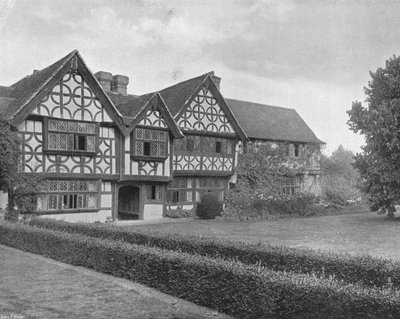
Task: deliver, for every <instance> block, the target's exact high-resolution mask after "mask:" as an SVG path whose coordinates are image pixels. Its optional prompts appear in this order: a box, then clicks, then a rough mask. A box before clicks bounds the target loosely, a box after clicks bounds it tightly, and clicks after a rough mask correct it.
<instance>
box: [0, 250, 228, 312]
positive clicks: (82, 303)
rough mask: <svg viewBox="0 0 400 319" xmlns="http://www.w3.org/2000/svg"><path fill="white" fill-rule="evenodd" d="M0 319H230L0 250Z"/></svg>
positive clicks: (87, 273) (108, 279) (114, 281)
mask: <svg viewBox="0 0 400 319" xmlns="http://www.w3.org/2000/svg"><path fill="white" fill-rule="evenodd" d="M0 318H15V319H17V318H18V319H28V318H40V319H46V318H48V319H55V318H63V319H75V318H88V319H89V318H93V319H94V318H95V319H102V318H104V319H106V318H107V319H108V318H120V319H128V318H148V319H150V318H151V319H153V318H154V319H157V318H160V319H161V318H171V319H178V318H182V319H183V318H197V319H201V318H216V319H218V318H220V319H222V318H230V317H229V316H227V315H224V314H220V313H217V312H216V311H214V310H210V309H208V308H204V307H200V306H197V305H194V304H192V303H190V302H187V301H184V300H182V299H179V298H176V297H173V296H170V295H166V294H163V293H161V292H158V291H156V290H155V289H151V288H148V287H145V286H143V285H140V284H137V283H133V282H131V281H129V280H125V279H120V278H115V277H112V276H108V275H104V274H101V273H97V272H94V271H91V270H88V269H85V268H82V267H75V266H71V265H67V264H63V263H60V262H57V261H54V260H51V259H47V258H44V257H42V256H37V255H33V254H30V253H25V252H22V251H18V250H16V249H13V248H8V247H5V246H1V245H0Z"/></svg>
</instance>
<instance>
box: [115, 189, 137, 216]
mask: <svg viewBox="0 0 400 319" xmlns="http://www.w3.org/2000/svg"><path fill="white" fill-rule="evenodd" d="M139 218H140V212H139V187H136V186H122V187H120V189H119V193H118V219H119V220H132V219H139Z"/></svg>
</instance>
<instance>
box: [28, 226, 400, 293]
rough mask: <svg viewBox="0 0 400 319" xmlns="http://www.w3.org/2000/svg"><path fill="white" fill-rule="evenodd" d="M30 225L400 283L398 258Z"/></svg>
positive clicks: (278, 267) (349, 278)
mask: <svg viewBox="0 0 400 319" xmlns="http://www.w3.org/2000/svg"><path fill="white" fill-rule="evenodd" d="M30 224H31V225H34V226H38V227H43V228H51V229H56V230H61V231H65V232H69V233H80V234H84V235H87V236H91V237H99V238H109V239H113V240H122V241H125V242H127V243H131V244H137V245H148V246H155V247H160V248H164V249H170V250H176V251H183V252H186V253H191V254H198V255H203V256H209V257H220V258H223V259H234V260H238V261H240V262H243V263H245V264H258V265H260V266H263V267H267V268H270V269H271V270H275V271H293V272H297V273H304V274H315V275H316V276H318V277H325V278H330V277H334V278H335V279H338V280H343V281H346V282H348V283H362V284H364V285H366V286H369V287H373V286H377V287H385V286H394V287H400V262H397V261H391V260H385V259H381V258H374V257H371V256H369V255H363V256H351V255H348V254H334V253H323V252H320V251H314V250H307V249H298V248H288V247H284V246H272V245H265V244H251V243H243V242H236V241H229V240H224V239H219V238H208V237H195V236H189V235H178V234H162V233H156V232H150V231H148V230H144V229H139V228H138V229H134V230H133V229H129V230H125V229H123V228H120V227H113V226H109V225H101V224H86V223H82V224H72V223H67V222H62V221H55V220H49V219H48V220H46V219H34V220H32V221H31V222H30Z"/></svg>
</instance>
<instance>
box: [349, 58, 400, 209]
mask: <svg viewBox="0 0 400 319" xmlns="http://www.w3.org/2000/svg"><path fill="white" fill-rule="evenodd" d="M370 76H371V80H370V81H369V83H368V87H366V88H364V90H365V94H366V95H367V99H366V104H367V105H366V106H363V105H362V104H361V102H358V101H356V102H353V105H352V108H351V110H349V111H348V112H347V113H348V114H349V117H350V118H349V120H348V125H349V126H350V129H351V130H352V131H354V132H355V133H360V134H361V135H363V136H364V138H365V146H363V147H362V152H361V153H358V154H356V156H355V163H354V165H355V167H356V168H357V169H358V171H359V172H360V175H361V177H362V178H363V181H364V182H363V184H362V190H363V191H364V192H365V193H366V194H367V195H368V200H369V202H370V204H371V208H372V209H373V210H379V209H380V211H381V213H388V216H393V213H394V211H395V207H394V206H395V205H396V204H397V203H399V200H400V58H398V57H396V56H393V58H390V59H389V60H388V61H386V66H385V68H378V69H377V70H376V72H375V73H373V72H370Z"/></svg>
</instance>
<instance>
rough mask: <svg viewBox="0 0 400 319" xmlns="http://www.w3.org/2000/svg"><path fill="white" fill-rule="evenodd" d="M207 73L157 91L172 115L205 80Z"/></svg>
mask: <svg viewBox="0 0 400 319" xmlns="http://www.w3.org/2000/svg"><path fill="white" fill-rule="evenodd" d="M207 75H208V73H206V74H203V75H200V76H198V77H195V78H192V79H189V80H186V81H183V82H180V83H177V84H174V85H171V86H169V87H167V88H165V89H162V90H160V91H158V92H159V93H160V95H161V96H162V98H163V99H164V101H165V103H166V104H167V106H168V108H169V110H170V112H171V114H172V116H174V117H175V116H176V115H177V114H178V113H179V111H180V110H181V108H182V107H183V106H184V105H185V104H186V102H187V100H188V99H189V98H190V96H191V95H192V94H193V93H194V91H195V90H196V89H197V88H198V87H199V86H200V84H201V83H202V82H203V81H204V80H205V78H206V77H207Z"/></svg>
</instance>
